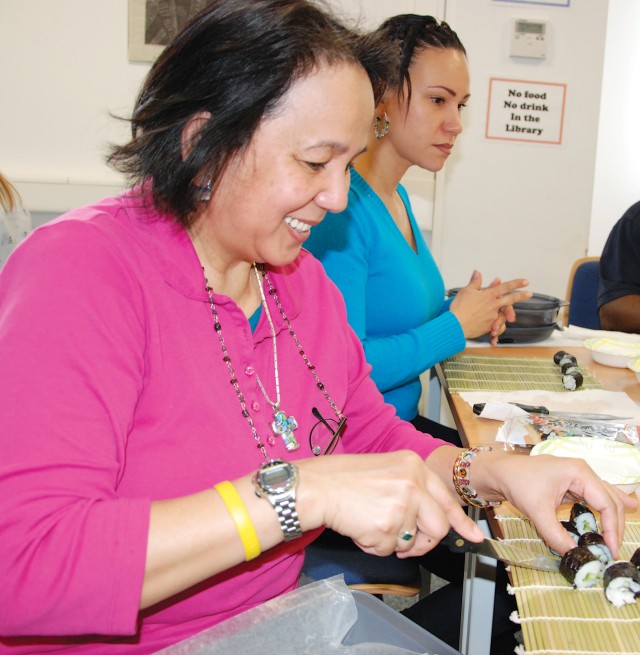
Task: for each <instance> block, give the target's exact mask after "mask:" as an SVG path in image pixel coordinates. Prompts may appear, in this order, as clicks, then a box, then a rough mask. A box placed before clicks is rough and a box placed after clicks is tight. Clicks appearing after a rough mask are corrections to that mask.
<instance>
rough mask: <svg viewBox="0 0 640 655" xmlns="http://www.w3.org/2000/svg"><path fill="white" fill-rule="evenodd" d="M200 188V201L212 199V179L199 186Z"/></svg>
mask: <svg viewBox="0 0 640 655" xmlns="http://www.w3.org/2000/svg"><path fill="white" fill-rule="evenodd" d="M197 189H198V200H199V201H200V202H209V200H211V180H209V182H207V183H206V184H205V185H204V186H199V187H197Z"/></svg>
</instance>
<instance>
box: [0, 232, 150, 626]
mask: <svg viewBox="0 0 640 655" xmlns="http://www.w3.org/2000/svg"><path fill="white" fill-rule="evenodd" d="M98 233H99V227H96V226H89V225H86V224H81V223H78V222H76V221H69V222H67V223H66V224H65V225H64V226H60V225H59V226H57V227H56V229H55V230H49V229H47V228H46V227H45V228H44V229H42V228H41V229H40V230H38V231H37V232H35V233H34V234H33V235H31V237H30V238H29V239H28V241H27V242H26V243H25V244H23V247H22V248H18V249H17V250H16V251H15V253H14V256H13V257H12V258H11V260H10V262H9V263H8V265H7V267H6V268H5V269H3V270H2V273H1V274H0V362H2V374H1V375H0V416H2V429H1V430H0V453H2V456H1V457H0V580H2V584H1V585H0V607H2V611H0V634H4V635H18V634H22V635H29V634H32V635H43V634H44V635H73V634H87V633H102V634H112V635H130V634H134V633H135V631H136V622H137V619H138V606H139V598H140V591H141V587H142V580H143V575H144V566H145V553H146V543H147V531H148V522H149V502H148V501H147V500H146V499H131V498H129V499H123V498H119V497H118V494H117V491H116V490H117V484H118V480H119V476H120V475H121V473H122V470H123V467H124V466H125V464H126V462H125V458H124V452H125V443H126V439H127V434H128V429H129V425H128V421H129V420H130V417H131V416H132V414H133V407H134V406H135V403H136V399H137V396H138V393H139V389H140V387H141V375H142V374H141V355H140V353H141V352H142V349H143V347H144V339H145V326H144V324H143V321H142V319H141V317H140V316H138V315H136V310H135V306H136V303H135V302H134V301H133V300H132V301H131V302H130V303H127V302H123V298H132V299H135V298H137V297H138V296H139V289H138V288H137V284H136V282H135V281H134V280H132V279H130V278H129V276H128V272H127V270H126V267H125V266H124V265H123V263H122V260H121V258H119V257H118V252H117V249H116V248H115V247H113V246H111V242H110V241H109V239H108V238H106V239H105V238H104V235H98ZM96 236H98V238H96ZM78 243H80V244H81V248H78ZM68 244H74V247H71V248H70V247H69V246H68ZM78 252H80V253H82V254H81V256H80V257H78ZM65 253H66V256H65ZM72 253H73V254H72ZM97 289H101V294H100V298H99V299H96V298H95V294H96V293H97ZM111 294H112V295H111ZM116 295H117V296H118V297H119V300H118V302H115V301H114V296H116ZM96 300H97V302H96ZM114 315H115V318H116V319H117V320H116V321H114V320H113V319H114ZM107 316H109V319H110V320H108V321H107V320H106V319H107ZM107 323H108V324H110V325H113V324H117V325H118V326H119V327H118V330H117V333H113V332H110V331H109V330H107V329H106V328H105V327H104V326H105V325H106V324H107ZM61 375H63V376H64V377H61ZM115 380H118V384H117V387H114V381H115ZM17 407H20V411H15V408H17ZM127 417H129V418H127ZM63 598H64V602H61V599H63Z"/></svg>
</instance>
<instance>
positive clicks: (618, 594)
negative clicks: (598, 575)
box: [602, 562, 640, 607]
mask: <svg viewBox="0 0 640 655" xmlns="http://www.w3.org/2000/svg"><path fill="white" fill-rule="evenodd" d="M602 584H603V587H604V595H605V596H606V597H607V600H608V601H609V602H610V603H611V604H612V605H614V606H615V607H622V606H623V605H626V604H627V603H635V602H636V598H637V597H638V596H640V571H638V569H637V568H636V567H635V566H634V565H633V564H632V563H631V562H614V563H613V564H611V565H610V566H607V568H606V569H605V570H604V574H603V576H602Z"/></svg>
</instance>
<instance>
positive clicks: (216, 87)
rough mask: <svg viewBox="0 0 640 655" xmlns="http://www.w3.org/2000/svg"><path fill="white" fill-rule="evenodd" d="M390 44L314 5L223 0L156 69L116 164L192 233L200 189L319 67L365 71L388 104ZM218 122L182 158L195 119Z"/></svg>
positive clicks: (115, 152) (116, 152) (302, 0)
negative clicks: (185, 133) (349, 65)
mask: <svg viewBox="0 0 640 655" xmlns="http://www.w3.org/2000/svg"><path fill="white" fill-rule="evenodd" d="M387 48H388V45H386V44H385V43H384V42H383V40H382V39H381V38H379V37H378V36H377V35H373V34H369V35H366V36H362V35H360V34H359V33H357V32H355V31H354V30H351V29H348V28H347V27H346V26H345V25H343V24H342V23H341V22H340V21H338V19H337V18H335V17H334V16H333V15H332V14H331V13H330V12H329V10H328V9H327V8H326V7H324V6H321V5H319V4H317V3H314V2H312V1H310V0H214V1H213V2H211V3H210V4H209V5H208V6H207V7H206V8H205V9H204V10H203V11H201V12H200V13H199V14H198V15H197V16H195V17H194V18H193V19H192V20H191V21H190V22H189V23H188V24H187V25H186V26H185V28H184V29H183V30H182V31H181V33H180V34H178V36H176V38H175V39H174V40H173V41H172V42H171V43H170V44H169V45H168V46H167V48H166V49H165V50H164V51H163V52H162V54H161V55H160V57H159V58H158V59H157V60H156V62H155V63H154V65H153V66H152V68H151V70H150V71H149V74H148V75H147V78H146V80H145V82H144V84H143V86H142V89H141V91H140V94H139V96H138V99H137V101H136V104H135V108H134V111H133V115H132V117H131V132H132V138H131V140H130V141H129V143H127V144H125V145H121V146H114V147H112V149H111V152H110V154H109V156H108V159H107V162H108V163H109V164H110V165H111V166H113V167H114V168H115V169H117V170H119V171H120V172H122V173H124V174H125V175H126V176H127V179H128V181H129V183H131V184H138V183H142V182H148V183H149V184H150V190H151V196H152V201H153V204H154V206H155V207H156V208H157V209H158V210H160V211H162V212H166V213H169V214H171V215H173V216H175V217H176V218H177V219H178V220H179V221H181V222H182V223H183V224H184V225H186V226H188V225H190V224H191V223H192V222H193V220H194V219H195V217H196V216H197V210H198V206H199V203H200V197H199V194H200V193H201V190H200V189H199V188H198V187H197V186H196V185H195V184H194V180H195V179H197V178H198V177H200V179H205V180H213V185H214V189H215V180H218V179H220V177H221V176H222V175H223V173H224V171H225V169H226V168H227V166H228V164H229V162H230V161H231V159H232V158H233V157H234V156H235V155H237V154H239V153H241V152H242V151H243V149H245V148H246V147H247V146H248V144H249V143H250V141H251V138H252V136H253V134H254V133H255V131H256V129H257V127H258V125H259V124H260V121H261V120H262V119H263V118H264V117H266V116H268V115H269V114H270V113H272V112H273V111H274V110H275V109H277V107H278V103H279V101H280V100H281V98H282V97H283V95H284V94H285V93H286V92H287V90H288V89H289V88H290V87H291V86H292V84H293V83H294V82H295V81H296V80H298V79H300V78H303V77H305V76H306V75H308V74H310V73H311V72H313V70H314V69H315V68H317V66H318V65H319V64H322V63H328V64H335V63H341V62H347V63H349V62H353V63H356V64H359V65H361V66H363V67H364V69H365V70H366V71H367V73H368V74H369V77H370V79H371V81H372V84H373V88H374V95H375V97H376V102H377V101H378V100H379V99H380V97H381V95H382V93H383V91H384V88H385V80H386V78H387V77H388V75H389V70H388V68H389V66H390V65H391V64H392V57H391V56H390V51H389V50H388V49H387ZM200 112H207V113H208V114H209V115H210V119H209V120H208V121H207V122H206V123H205V124H204V126H203V127H202V128H201V129H200V130H199V132H198V134H197V136H196V138H195V139H193V141H192V143H190V146H191V148H190V151H189V152H188V154H187V156H186V157H183V150H182V138H183V130H184V128H185V126H186V124H187V122H188V121H189V119H190V118H192V117H193V116H194V115H196V114H198V113H200Z"/></svg>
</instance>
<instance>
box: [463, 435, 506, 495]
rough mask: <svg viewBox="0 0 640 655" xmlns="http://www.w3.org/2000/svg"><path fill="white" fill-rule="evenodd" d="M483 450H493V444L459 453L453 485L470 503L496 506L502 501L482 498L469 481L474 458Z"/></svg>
mask: <svg viewBox="0 0 640 655" xmlns="http://www.w3.org/2000/svg"><path fill="white" fill-rule="evenodd" d="M483 450H493V448H491V446H476V447H475V448H469V449H468V450H464V451H463V452H462V453H460V455H458V458H457V459H456V461H455V462H454V463H453V486H454V487H455V489H456V491H457V492H458V495H459V496H460V498H462V500H464V502H465V503H467V504H468V505H473V506H474V507H480V508H485V507H496V506H497V505H500V504H502V503H501V501H498V502H495V501H494V502H491V501H488V500H485V499H484V498H481V497H480V496H479V495H478V492H477V491H476V490H475V489H474V488H473V487H472V486H471V483H470V482H469V469H470V468H471V462H472V461H473V458H474V457H475V456H476V455H477V454H478V453H480V452H482V451H483Z"/></svg>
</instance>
